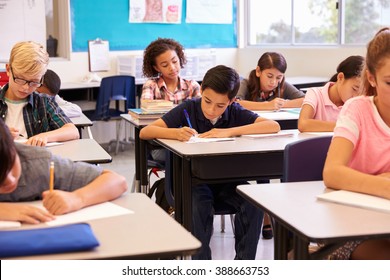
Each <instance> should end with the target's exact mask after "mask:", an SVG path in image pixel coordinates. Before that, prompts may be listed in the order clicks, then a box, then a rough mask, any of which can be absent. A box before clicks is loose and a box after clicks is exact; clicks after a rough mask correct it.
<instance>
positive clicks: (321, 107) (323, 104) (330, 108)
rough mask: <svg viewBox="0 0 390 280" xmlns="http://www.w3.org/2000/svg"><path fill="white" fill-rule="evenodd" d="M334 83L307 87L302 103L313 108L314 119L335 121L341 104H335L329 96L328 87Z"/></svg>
mask: <svg viewBox="0 0 390 280" xmlns="http://www.w3.org/2000/svg"><path fill="white" fill-rule="evenodd" d="M333 85H334V83H332V82H328V83H326V84H325V86H323V87H314V88H309V89H308V90H307V92H306V96H305V99H304V100H303V104H302V105H305V104H307V105H310V106H311V107H312V108H313V110H314V119H315V120H322V121H329V122H336V120H337V117H338V115H339V113H340V111H341V108H342V107H343V106H336V104H334V103H333V102H332V101H331V100H330V98H329V88H330V87H331V86H333Z"/></svg>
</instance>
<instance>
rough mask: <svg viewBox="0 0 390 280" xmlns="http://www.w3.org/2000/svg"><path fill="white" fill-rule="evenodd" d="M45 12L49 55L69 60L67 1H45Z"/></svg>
mask: <svg viewBox="0 0 390 280" xmlns="http://www.w3.org/2000/svg"><path fill="white" fill-rule="evenodd" d="M45 11H46V38H47V39H48V40H47V44H46V47H47V51H48V53H49V55H50V56H51V57H62V58H70V28H69V26H70V24H69V0H66V1H58V0H45Z"/></svg>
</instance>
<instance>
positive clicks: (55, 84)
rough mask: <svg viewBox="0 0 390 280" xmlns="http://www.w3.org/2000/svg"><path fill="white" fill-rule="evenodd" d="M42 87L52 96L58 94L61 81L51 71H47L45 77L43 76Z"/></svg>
mask: <svg viewBox="0 0 390 280" xmlns="http://www.w3.org/2000/svg"><path fill="white" fill-rule="evenodd" d="M43 85H44V86H45V87H47V89H48V90H49V91H50V93H52V94H58V92H59V91H60V88H61V79H60V77H59V76H58V75H57V73H56V72H54V71H53V70H50V69H47V71H46V73H45V75H44V76H43Z"/></svg>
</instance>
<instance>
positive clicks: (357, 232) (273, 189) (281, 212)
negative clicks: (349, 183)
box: [237, 181, 390, 242]
mask: <svg viewBox="0 0 390 280" xmlns="http://www.w3.org/2000/svg"><path fill="white" fill-rule="evenodd" d="M237 190H238V192H239V193H240V194H241V195H243V196H244V197H245V198H246V199H248V200H249V201H251V202H253V203H254V204H255V205H257V206H258V207H260V208H262V209H264V210H266V211H267V212H269V213H270V214H271V215H272V216H275V217H276V218H277V220H278V221H279V222H281V223H283V224H284V226H286V227H287V228H288V229H295V231H298V232H300V234H302V235H304V236H306V237H308V238H309V240H311V241H313V242H325V241H331V240H333V241H343V239H344V240H348V239H350V238H351V237H353V238H355V239H357V238H358V237H362V238H366V237H367V236H380V235H384V236H390V214H389V213H383V212H379V211H373V210H367V209H362V208H358V207H352V206H346V205H341V204H336V203H331V202H324V201H319V200H317V198H316V196H317V195H318V194H321V193H323V192H325V191H330V190H329V189H326V187H325V185H324V183H323V182H322V181H312V182H297V183H276V184H258V185H241V186H238V187H237ZM362 221H364V222H362ZM348 237H349V238H348Z"/></svg>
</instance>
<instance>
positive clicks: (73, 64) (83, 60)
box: [49, 47, 365, 82]
mask: <svg viewBox="0 0 390 280" xmlns="http://www.w3.org/2000/svg"><path fill="white" fill-rule="evenodd" d="M191 51H195V50H187V52H191ZM266 51H277V52H280V53H282V54H283V55H284V56H285V57H286V60H287V64H288V67H287V73H286V75H287V76H290V77H291V76H316V77H330V76H332V75H333V74H334V73H335V70H336V67H337V65H338V64H339V63H340V62H341V61H342V60H343V59H344V58H346V57H348V56H350V55H363V56H364V55H365V47H358V48H345V47H329V48H318V47H313V48H283V49H281V48H242V49H216V50H215V52H216V55H217V64H225V65H227V66H230V67H233V68H235V69H236V70H237V71H238V72H239V73H240V75H242V76H244V77H246V76H247V75H248V73H249V72H250V70H252V69H254V68H255V67H256V65H257V60H258V59H259V57H260V56H261V54H263V53H264V52H266ZM126 54H142V51H129V52H111V53H110V57H111V70H110V71H109V72H101V73H98V75H99V76H100V77H104V76H108V75H114V74H116V73H117V70H116V69H117V63H116V57H117V56H118V55H126ZM49 68H51V69H53V70H54V71H56V72H58V73H59V74H60V76H61V78H62V80H63V81H64V82H74V81H81V79H82V78H83V77H84V76H85V75H87V74H88V54H87V53H86V52H82V53H71V58H70V60H64V59H58V58H52V59H51V61H50V64H49Z"/></svg>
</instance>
